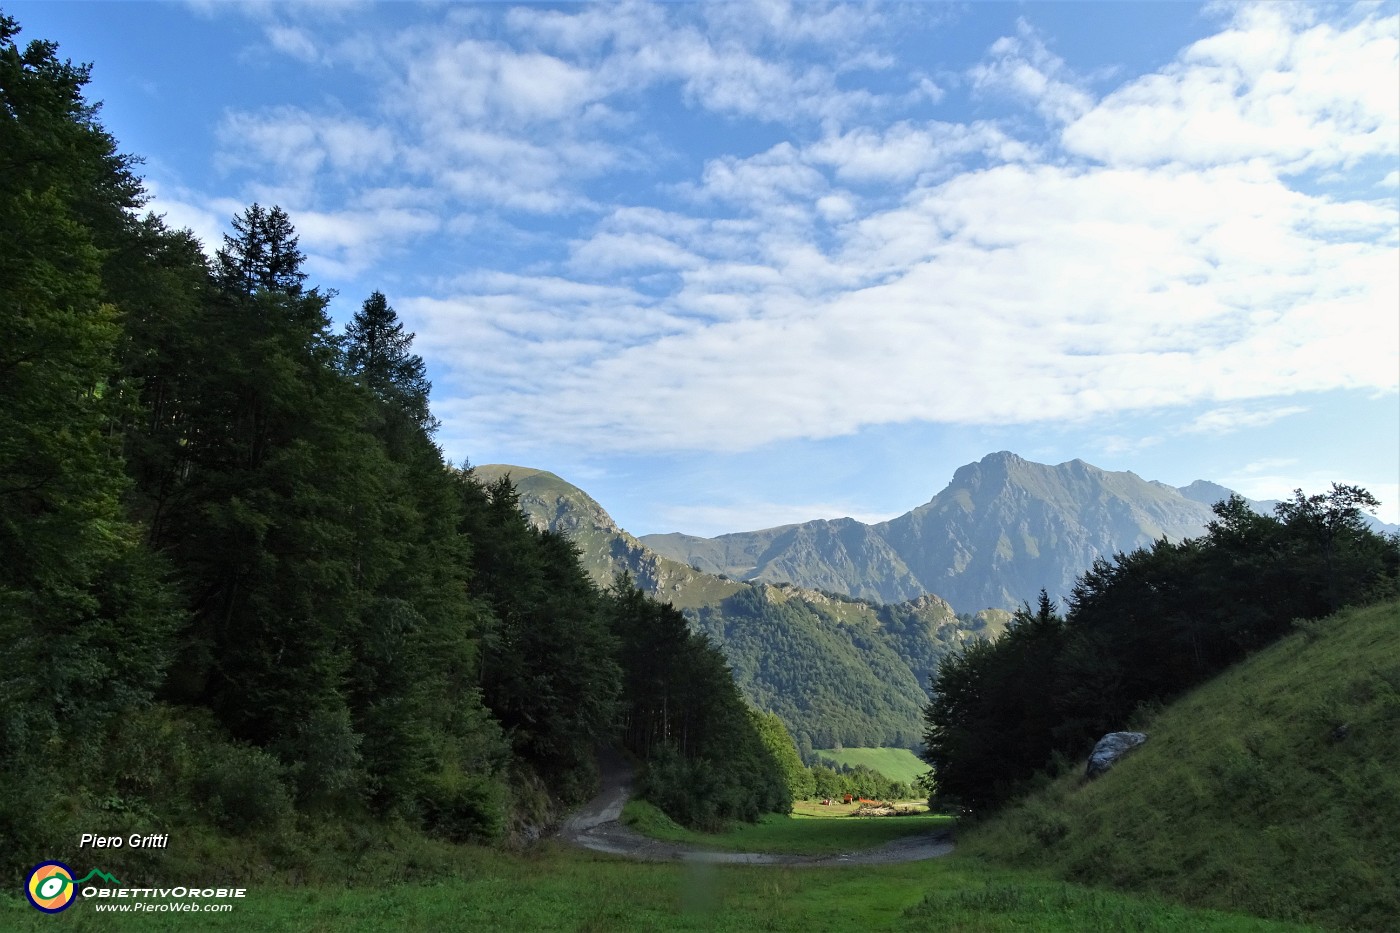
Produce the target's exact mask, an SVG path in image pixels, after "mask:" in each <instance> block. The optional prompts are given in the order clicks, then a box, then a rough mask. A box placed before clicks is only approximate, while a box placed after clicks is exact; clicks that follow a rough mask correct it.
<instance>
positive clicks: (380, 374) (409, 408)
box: [345, 292, 437, 431]
mask: <svg viewBox="0 0 1400 933" xmlns="http://www.w3.org/2000/svg"><path fill="white" fill-rule="evenodd" d="M345 336H346V338H347V345H346V349H345V366H346V370H347V371H348V372H349V373H350V375H351V376H352V377H353V378H355V379H356V380H358V381H359V382H361V383H362V384H363V385H365V386H366V387H367V388H368V389H369V390H370V391H371V392H373V393H374V395H375V396H376V397H378V398H379V399H380V400H382V401H384V402H385V403H387V404H389V405H392V406H395V407H397V408H399V409H401V410H402V411H403V412H404V414H406V415H407V416H408V417H409V418H411V419H412V420H413V422H414V423H415V424H417V425H420V426H422V427H425V428H427V429H428V430H429V431H431V430H432V429H434V428H436V426H437V425H436V422H435V421H433V419H432V416H431V415H430V414H429V412H428V393H429V392H430V391H431V390H432V383H430V382H429V381H428V374H427V368H426V367H425V366H424V365H423V358H422V357H421V356H419V355H418V354H416V353H413V352H412V350H411V348H412V346H413V337H414V335H413V334H411V333H407V334H406V333H404V329H403V322H402V321H400V320H399V316H398V314H397V313H396V312H395V311H394V309H393V308H392V307H390V305H389V302H388V300H387V299H386V298H385V297H384V293H383V292H375V293H374V294H372V295H370V296H369V297H368V298H367V299H365V302H364V304H363V305H362V306H361V308H360V310H359V311H357V312H355V318H354V320H352V321H351V322H350V324H349V325H348V326H347V327H346V330H345Z"/></svg>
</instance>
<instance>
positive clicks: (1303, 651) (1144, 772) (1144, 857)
mask: <svg viewBox="0 0 1400 933" xmlns="http://www.w3.org/2000/svg"><path fill="white" fill-rule="evenodd" d="M1397 723H1400V603H1396V602H1391V603H1388V604H1384V605H1378V606H1372V607H1369V608H1366V609H1362V610H1355V611H1348V612H1344V613H1341V614H1339V615H1338V616H1335V617H1332V618H1329V619H1326V620H1323V621H1321V622H1317V623H1307V624H1304V625H1302V626H1300V631H1299V632H1298V633H1296V634H1294V635H1292V636H1290V637H1288V638H1287V639H1285V640H1283V641H1282V642H1279V643H1278V644H1276V645H1274V646H1272V647H1270V648H1268V649H1266V650H1264V651H1262V652H1260V653H1259V654H1258V655H1256V656H1254V657H1253V658H1251V659H1249V660H1248V661H1245V662H1244V663H1242V664H1240V665H1238V666H1237V667H1235V668H1232V669H1231V670H1229V671H1227V672H1225V673H1224V674H1222V675H1221V676H1220V677H1218V678H1216V679H1215V680H1213V681H1211V682H1209V683H1207V684H1205V685H1204V686H1202V687H1201V688H1199V689H1197V690H1196V691H1194V692H1192V693H1191V694H1189V695H1187V696H1186V697H1184V698H1183V699H1181V700H1180V701H1178V702H1177V703H1175V704H1173V705H1172V706H1170V707H1168V708H1167V709H1165V710H1163V711H1162V712H1161V713H1160V714H1158V715H1156V716H1155V717H1153V718H1152V719H1151V720H1150V721H1149V722H1147V723H1146V724H1145V727H1144V728H1145V731H1146V732H1148V734H1149V735H1150V739H1149V741H1148V742H1147V744H1146V745H1144V746H1142V747H1141V748H1140V749H1138V750H1137V751H1136V752H1134V753H1133V754H1132V755H1130V756H1129V757H1128V758H1126V759H1124V760H1123V761H1122V762H1121V763H1120V764H1119V765H1118V766H1117V767H1116V768H1115V769H1114V770H1112V771H1110V772H1109V773H1108V774H1107V775H1105V776H1104V777H1102V778H1100V779H1099V780H1098V781H1095V782H1091V783H1086V782H1085V781H1084V780H1083V779H1082V778H1081V776H1080V774H1081V772H1079V771H1078V770H1076V771H1075V772H1074V773H1072V774H1068V775H1065V776H1063V777H1061V778H1059V779H1058V780H1056V781H1055V782H1054V783H1053V784H1051V785H1050V786H1049V787H1047V788H1045V789H1044V790H1043V791H1041V792H1040V793H1037V794H1035V795H1033V796H1031V797H1029V798H1027V799H1025V800H1023V801H1022V802H1020V803H1018V804H1015V805H1013V806H1011V807H1010V808H1008V809H1007V810H1006V811H1004V812H1003V813H1002V814H1001V815H999V816H998V817H996V818H994V819H992V820H990V821H988V822H987V823H985V824H983V825H981V826H979V827H977V828H975V829H974V830H972V831H970V832H968V833H966V834H965V835H964V836H963V838H962V842H961V848H962V850H963V851H964V852H966V853H970V854H975V855H979V856H983V857H987V858H990V859H993V860H995V861H998V862H1003V863H1010V864H1014V865H1018V866H1024V867H1036V868H1046V869H1049V870H1051V871H1052V872H1054V873H1055V874H1057V875H1059V876H1061V877H1064V878H1068V879H1072V880H1075V881H1082V882H1088V883H1095V884H1099V883H1106V884H1110V885H1114V886H1117V887H1122V888H1129V889H1133V890H1148V891H1154V892H1158V893H1161V894H1165V895H1167V896H1169V897H1172V898H1174V899H1179V900H1182V901H1186V902H1188V903H1193V904H1198V905H1203V906H1213V907H1227V908H1230V909H1236V910H1241V909H1242V910H1246V911H1249V912H1251V913H1256V914H1260V915H1263V916H1271V917H1279V918H1286V919H1302V920H1306V921H1310V922H1315V923H1322V924H1325V925H1328V926H1335V927H1339V928H1347V927H1354V928H1359V929H1367V930H1396V929H1400V738H1398V737H1397V731H1396V725H1397Z"/></svg>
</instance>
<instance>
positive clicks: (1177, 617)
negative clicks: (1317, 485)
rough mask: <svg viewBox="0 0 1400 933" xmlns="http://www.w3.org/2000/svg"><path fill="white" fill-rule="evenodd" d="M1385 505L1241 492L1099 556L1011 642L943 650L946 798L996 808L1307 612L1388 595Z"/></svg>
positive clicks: (1391, 555) (935, 759)
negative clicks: (1183, 537) (1206, 518)
mask: <svg viewBox="0 0 1400 933" xmlns="http://www.w3.org/2000/svg"><path fill="white" fill-rule="evenodd" d="M1375 505H1376V500H1375V499H1374V497H1372V496H1371V494H1370V493H1369V492H1367V491H1366V490H1364V489H1360V488H1357V487H1353V486H1343V485H1334V486H1333V487H1332V489H1331V491H1329V492H1326V493H1318V494H1314V495H1311V496H1305V495H1304V494H1303V493H1302V492H1299V493H1297V494H1296V495H1295V497H1294V498H1293V499H1292V500H1291V501H1288V502H1282V503H1280V504H1279V505H1278V506H1277V509H1276V514H1275V516H1273V517H1270V516H1263V515H1259V514H1258V513H1256V512H1254V511H1253V510H1252V509H1250V508H1249V506H1248V504H1247V503H1246V502H1245V501H1244V500H1243V499H1241V498H1240V497H1238V496H1236V497H1232V498H1231V499H1230V500H1229V501H1227V502H1222V503H1218V504H1217V505H1216V506H1215V515H1216V519H1215V521H1213V522H1211V524H1210V527H1209V528H1208V530H1207V533H1206V534H1205V535H1203V536H1202V537H1200V538H1196V539H1191V540H1187V541H1184V542H1181V543H1179V544H1172V543H1169V542H1167V541H1159V542H1158V543H1157V544H1156V545H1155V546H1153V547H1152V548H1145V549H1142V550H1138V551H1134V552H1133V553H1130V554H1119V555H1117V556H1116V557H1115V558H1114V559H1113V560H1112V561H1109V560H1099V561H1096V562H1095V563H1094V566H1093V567H1092V568H1090V569H1089V570H1088V571H1087V572H1085V573H1084V574H1083V575H1082V576H1081V577H1080V579H1079V582H1078V583H1077V584H1076V585H1075V587H1074V593H1073V595H1072V596H1071V598H1070V600H1069V605H1068V612H1067V613H1066V614H1065V615H1063V616H1061V615H1059V614H1058V612H1057V607H1056V606H1055V604H1054V603H1053V602H1052V601H1051V600H1050V599H1049V598H1048V597H1047V596H1045V594H1044V593H1042V594H1041V599H1040V603H1039V606H1038V607H1037V609H1036V610H1035V611H1030V610H1022V611H1020V612H1018V613H1017V615H1016V618H1015V619H1014V620H1013V622H1012V624H1011V627H1010V629H1009V630H1008V632H1007V633H1006V634H1005V635H1004V636H1003V637H1002V638H1000V639H998V640H997V641H995V642H991V643H986V642H982V643H975V644H973V645H971V646H969V647H968V648H967V650H965V651H963V652H960V653H957V654H954V655H950V656H948V657H947V658H945V659H944V660H943V661H942V662H941V663H940V665H939V668H938V673H937V676H936V677H935V679H934V684H933V688H934V689H933V699H932V701H931V702H930V704H929V706H928V709H927V712H926V717H925V718H926V723H927V728H926V730H925V734H924V744H925V751H924V756H925V758H926V760H927V761H928V762H929V764H930V765H932V767H933V770H934V775H935V777H936V779H937V784H938V791H937V796H938V798H939V800H940V801H941V802H942V803H943V804H945V805H955V806H960V807H963V808H967V809H970V810H973V811H978V812H984V811H987V810H990V809H994V808H995V807H997V806H999V805H1000V804H1002V803H1004V802H1005V801H1006V800H1007V799H1009V798H1010V797H1012V796H1013V795H1014V794H1015V793H1017V792H1018V790H1020V789H1021V788H1023V787H1024V786H1025V785H1026V784H1027V782H1029V781H1031V780H1032V779H1033V778H1034V777H1035V775H1036V774H1037V773H1038V772H1041V771H1044V770H1046V769H1053V768H1055V767H1056V766H1057V764H1062V763H1063V762H1065V761H1072V760H1076V759H1078V758H1079V757H1080V756H1082V755H1084V754H1087V752H1088V751H1089V748H1090V747H1091V746H1092V744H1093V742H1094V741H1095V740H1097V739H1098V738H1099V737H1100V736H1102V735H1103V734H1104V733H1106V732H1111V731H1115V730H1119V729H1123V728H1125V727H1126V726H1128V725H1129V724H1130V723H1132V722H1133V720H1134V717H1135V716H1138V715H1140V714H1141V713H1142V712H1143V711H1150V710H1151V709H1153V708H1154V707H1156V706H1159V705H1160V704H1163V703H1165V702H1168V701H1170V700H1172V699H1174V698H1175V697H1176V696H1178V695H1180V694H1181V693H1182V692H1184V691H1185V690H1187V689H1189V688H1191V687H1193V686H1195V685H1197V684H1200V683H1202V682H1203V681H1205V680H1207V679H1208V678H1210V677H1212V676H1214V675H1215V674H1217V673H1219V672H1220V671H1222V670H1224V669H1226V668H1227V667H1229V666H1230V665H1232V664H1235V663H1237V662H1239V661H1241V660H1243V659H1244V658H1246V657H1248V656H1249V655H1251V654H1253V653H1254V652H1256V651H1259V650H1260V649H1261V648H1264V647H1266V646H1268V645H1269V644H1271V643H1272V642H1274V641H1276V640H1277V639H1278V638H1280V637H1281V636H1283V635H1285V634H1287V633H1288V632H1289V631H1290V630H1291V629H1293V628H1296V627H1300V626H1301V627H1304V628H1306V626H1307V620H1314V619H1319V618H1322V617H1324V616H1327V615H1329V614H1330V613H1333V612H1336V611H1337V610H1339V609H1341V608H1343V607H1346V606H1359V605H1366V604H1369V603H1373V602H1377V601H1386V600H1393V599H1394V598H1395V596H1396V594H1397V592H1400V586H1398V585H1397V583H1398V582H1400V536H1396V535H1390V536H1386V535H1379V534H1376V533H1375V532H1374V531H1371V530H1370V527H1369V525H1368V524H1367V523H1366V522H1365V521H1364V520H1363V519H1362V514H1363V512H1362V509H1363V508H1367V507H1374V506H1375ZM1378 660H1379V659H1378V658H1375V657H1370V656H1358V657H1356V658H1355V659H1354V661H1355V663H1357V664H1361V665H1366V664H1371V663H1374V662H1376V661H1378ZM1303 676H1306V674H1305V673H1304V675H1303Z"/></svg>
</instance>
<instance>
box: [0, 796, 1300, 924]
mask: <svg viewBox="0 0 1400 933" xmlns="http://www.w3.org/2000/svg"><path fill="white" fill-rule="evenodd" d="M852 822H854V821H852ZM445 867H450V869H451V874H450V875H447V876H445V877H442V878H440V879H438V880H436V881H432V882H420V883H412V884H377V885H374V884H369V885H363V886H359V887H345V886H333V885H316V886H286V885H283V886H277V887H272V886H265V887H259V886H256V885H253V886H251V887H250V890H249V894H248V897H247V898H246V900H245V901H244V902H241V903H239V904H238V905H237V907H236V908H235V909H234V910H233V911H231V912H229V913H223V914H183V915H181V914H168V913H156V914H144V915H132V914H127V915H113V914H104V913H97V912H95V910H94V908H93V904H92V903H91V902H87V903H82V902H80V903H78V904H76V905H75V906H74V907H72V908H71V909H69V910H68V911H66V912H64V913H62V914H57V915H55V916H43V915H40V914H38V913H37V912H35V911H34V910H33V909H31V908H30V907H29V906H28V905H27V904H26V903H25V902H24V901H23V900H22V899H16V898H14V897H13V896H12V895H9V894H6V895H3V896H0V929H4V930H7V931H10V930H13V931H31V930H32V931H45V930H59V929H64V930H101V931H108V930H111V931H143V933H144V931H148V930H149V931H165V930H181V931H183V930H198V931H204V930H212V931H221V930H229V931H239V933H249V931H264V930H266V931H282V930H288V931H308V933H359V931H368V933H376V931H398V930H411V929H434V930H444V931H451V930H473V931H479V930H492V931H522V933H528V931H534V930H540V931H553V930H564V931H597V933H614V931H617V933H627V931H669V930H683V931H690V930H694V931H701V930H705V931H721V933H723V931H734V933H751V931H765V930H771V931H785V930H791V931H801V933H819V931H842V933H846V931H852V930H860V931H865V930H906V931H916V930H917V931H932V930H940V931H963V933H998V931H1013V930H1014V931H1026V930H1035V931H1046V933H1056V931H1063V933H1082V931H1086V930H1132V931H1142V933H1158V931H1160V933H1168V931H1173V933H1178V931H1179V933H1187V931H1190V933H1195V931H1245V933H1256V931H1258V933H1283V931H1298V930H1302V929H1306V928H1303V927H1297V926H1292V925H1287V924H1281V923H1271V922H1269V921H1262V920H1255V919H1253V918H1249V917H1241V916H1237V915H1229V914H1223V913H1214V912H1209V911H1200V910H1192V909H1190V908H1185V907H1180V906H1175V905H1169V904H1165V903H1161V902H1157V901H1153V900H1150V899H1143V898H1138V897H1132V896H1128V895H1124V894H1117V893H1108V892H1102V891H1095V890H1091V889H1088V888H1083V887H1080V886H1077V885H1073V884H1066V883H1064V882H1059V881H1052V880H1047V879H1044V878H1041V877H1038V876H1035V875H1032V874H1028V873H1025V872H1014V871H1006V870H1002V869H995V868H991V867H988V866H986V865H983V864H980V863H977V862H973V861H970V860H967V859H961V858H952V859H939V860H935V861H931V862H914V863H909V864H904V865H890V866H881V867H876V868H791V869H789V868H774V867H754V866H703V865H652V864H643V863H634V862H627V861H623V860H620V859H614V858H610V857H607V856H600V855H595V854H592V853H587V852H581V851H576V850H572V849H565V848H562V847H560V846H558V845H555V844H547V845H543V846H540V847H539V848H538V849H537V850H535V851H533V852H532V853H531V854H530V855H528V856H518V855H503V854H500V853H496V852H490V851H486V850H469V849H465V850H459V852H458V854H457V856H456V857H455V858H454V860H453V862H452V864H451V865H450V866H445Z"/></svg>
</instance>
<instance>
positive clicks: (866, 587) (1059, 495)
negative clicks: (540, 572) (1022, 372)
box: [641, 451, 1229, 611]
mask: <svg viewBox="0 0 1400 933" xmlns="http://www.w3.org/2000/svg"><path fill="white" fill-rule="evenodd" d="M1215 490H1220V491H1221V495H1219V496H1218V497H1217V498H1225V497H1227V496H1228V495H1229V490H1224V489H1223V487H1216V486H1213V485H1212V484H1193V485H1192V486H1191V487H1186V489H1184V490H1178V489H1175V488H1173V487H1171V486H1168V485H1166V484H1164V483H1157V482H1149V481H1147V480H1144V479H1142V478H1140V477H1138V476H1137V475H1136V474H1133V473H1128V472H1116V473H1115V472H1109V471H1106V470H1101V469H1099V468H1098V467H1095V466H1092V465H1090V464H1088V463H1085V462H1083V461H1082V460H1072V461H1070V462H1068V463H1061V464H1059V465H1056V466H1050V465H1047V464H1043V463H1033V462H1031V461H1029V460H1024V459H1022V458H1021V457H1018V456H1016V455H1015V454H1012V453H1008V452H1006V451H1002V452H1000V453H994V454H988V455H987V456H986V457H984V458H982V460H980V461H978V462H977V463H970V464H967V465H966V466H963V467H961V468H959V469H958V470H957V472H956V473H955V474H954V475H953V479H952V481H951V482H950V483H949V484H948V486H947V487H946V488H945V489H944V490H943V491H942V492H940V493H938V495H936V496H934V497H933V499H932V500H931V501H929V502H927V503H925V504H924V505H921V506H919V507H918V508H916V509H914V510H912V511H910V512H908V513H906V514H904V515H901V516H899V517H898V518H895V519H892V520H890V521H888V522H881V523H879V524H876V525H864V524H862V523H860V522H857V521H855V520H854V519H849V518H847V519H840V520H837V521H812V522H804V523H802V524H799V525H786V526H783V527H781V528H769V529H765V530H762V531H755V532H748V533H739V534H729V535H723V536H721V537H718V538H712V539H706V538H695V537H691V536H688V535H674V534H673V535H646V536H645V537H643V538H642V539H641V541H642V543H643V544H645V545H647V546H648V547H650V548H652V549H653V550H655V551H657V552H658V553H660V554H662V555H665V556H668V557H672V558H675V559H677V560H680V561H683V562H685V563H687V564H694V565H695V566H697V567H700V568H702V569H706V570H713V571H716V572H723V573H725V574H728V575H729V576H731V577H734V578H736V579H742V580H761V581H769V582H788V583H793V584H796V585H797V586H802V587H807V588H809V589H824V590H831V591H835V592H840V593H846V594H850V595H854V596H860V597H864V598H869V599H874V600H877V601H879V602H885V603H894V602H900V601H902V600H907V599H913V598H915V597H917V596H919V595H920V594H922V593H937V594H939V595H940V596H941V597H943V598H944V599H946V600H948V601H949V602H950V603H951V604H952V605H954V606H956V607H957V608H958V609H960V610H964V611H967V610H972V609H977V608H981V607H984V606H995V607H998V608H1003V609H1014V608H1016V607H1018V606H1020V605H1021V603H1022V602H1027V603H1034V602H1035V599H1036V595H1037V594H1038V593H1039V591H1040V589H1041V588H1042V587H1044V588H1045V589H1047V590H1048V591H1049V592H1050V594H1051V595H1052V596H1054V597H1056V598H1059V597H1062V596H1063V595H1064V594H1066V593H1068V592H1069V590H1070V587H1071V586H1072V585H1073V583H1074V580H1075V578H1076V577H1077V576H1078V575H1079V574H1080V573H1082V572H1083V571H1084V570H1085V569H1087V568H1088V567H1089V566H1090V565H1091V564H1092V563H1093V561H1094V559H1095V558H1096V557H1110V556H1112V555H1113V554H1114V553H1116V552H1118V551H1124V552H1127V551H1132V550H1134V549H1136V548H1138V547H1142V546H1145V545H1149V544H1151V543H1152V542H1153V541H1155V540H1157V539H1158V538H1161V537H1163V536H1165V537H1167V538H1168V539H1170V540H1173V541H1179V540H1181V539H1183V538H1186V537H1194V536H1196V535H1199V534H1201V533H1202V532H1203V531H1204V530H1205V525H1206V523H1207V522H1208V521H1210V520H1211V519H1213V518H1214V515H1213V514H1212V513H1211V510H1210V505H1211V503H1212V502H1214V501H1216V499H1211V500H1210V501H1209V502H1207V501H1204V500H1205V499H1207V498H1209V496H1210V495H1211V494H1212V493H1213V492H1214V491H1215Z"/></svg>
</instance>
